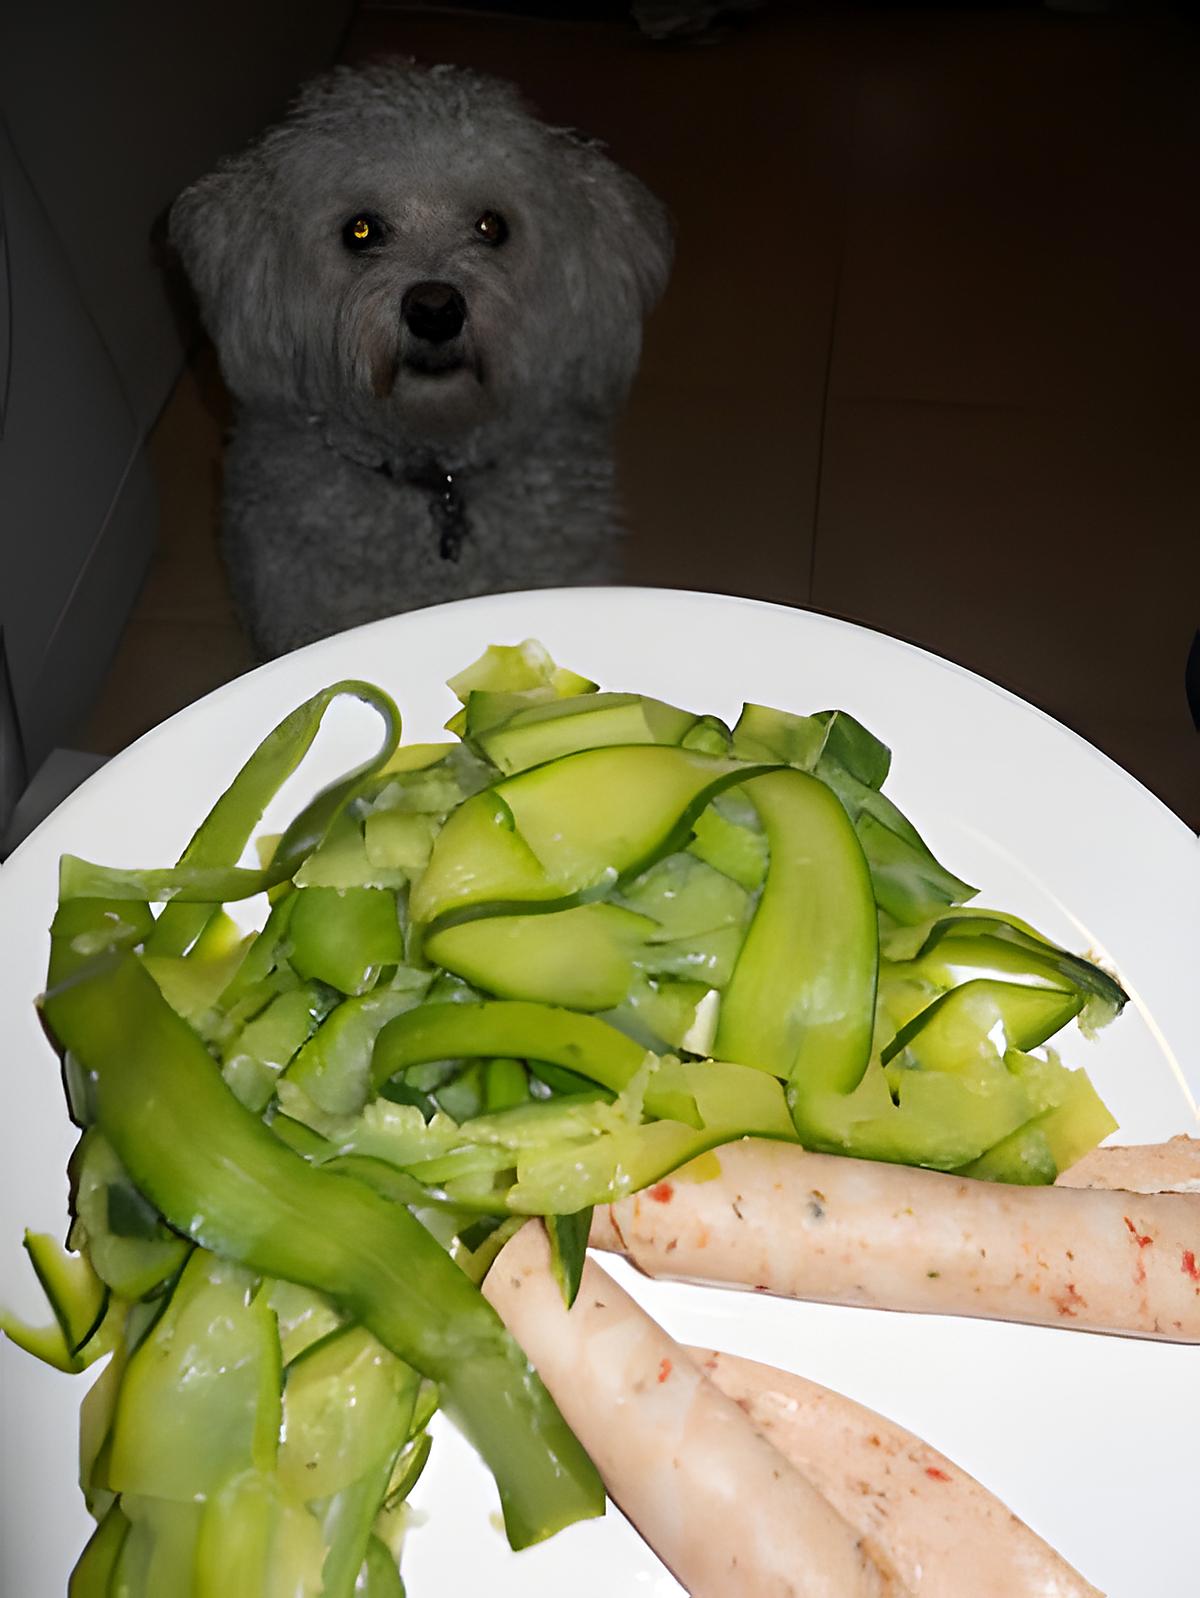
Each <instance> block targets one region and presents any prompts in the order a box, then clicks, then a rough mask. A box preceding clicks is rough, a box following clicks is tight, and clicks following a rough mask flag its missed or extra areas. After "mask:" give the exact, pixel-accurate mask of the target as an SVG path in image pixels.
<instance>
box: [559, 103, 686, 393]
mask: <svg viewBox="0 0 1200 1598" xmlns="http://www.w3.org/2000/svg"><path fill="white" fill-rule="evenodd" d="M559 137H560V138H561V139H562V140H563V141H564V144H565V146H566V148H565V152H564V153H565V154H566V156H567V159H568V160H569V162H570V164H571V167H572V170H573V174H574V180H575V184H574V186H575V190H576V194H577V195H578V197H579V200H580V202H581V212H580V214H581V215H582V218H583V235H584V236H583V237H582V238H580V239H578V240H576V241H574V242H575V244H576V246H577V248H576V250H575V251H573V252H572V255H573V261H572V265H573V268H574V270H573V271H572V272H571V274H570V277H571V281H570V283H569V288H570V291H571V298H572V301H573V310H574V313H575V315H576V316H577V317H578V318H579V319H580V320H581V321H582V322H583V323H584V325H585V327H586V328H587V330H588V339H587V345H588V348H587V352H586V354H585V357H584V365H583V372H582V374H581V375H582V376H583V378H584V382H585V386H586V387H587V388H588V389H589V390H590V391H591V397H592V398H593V399H594V400H596V401H597V402H599V403H600V404H601V405H604V406H613V407H615V406H616V405H619V404H620V402H621V400H622V399H623V398H624V396H625V391H626V390H627V389H628V387H629V384H630V383H631V382H632V381H633V376H634V373H635V372H636V370H637V363H638V357H639V355H640V354H641V328H642V321H643V319H644V318H645V316H646V315H647V314H648V313H649V312H650V310H651V309H652V308H653V306H654V305H655V303H656V302H657V301H658V299H659V297H660V295H661V294H662V292H663V290H664V289H665V288H666V285H667V278H668V276H669V275H670V271H671V260H672V256H673V253H674V248H673V235H672V228H671V221H670V217H669V215H668V213H667V209H666V207H665V206H664V205H663V204H662V203H661V202H660V201H659V200H657V199H656V198H655V196H654V195H653V194H651V192H650V190H649V189H648V188H647V187H646V186H645V184H644V183H642V182H641V181H640V180H639V179H638V178H635V177H634V176H633V174H632V173H630V172H626V171H625V170H624V169H623V168H621V167H619V166H617V165H616V164H615V162H613V161H611V160H610V159H609V158H608V156H607V155H605V154H604V151H603V148H602V146H601V145H600V144H599V143H597V142H596V141H594V140H590V139H587V138H584V137H583V136H581V135H580V134H577V133H574V132H567V131H563V132H561V133H560V134H559Z"/></svg>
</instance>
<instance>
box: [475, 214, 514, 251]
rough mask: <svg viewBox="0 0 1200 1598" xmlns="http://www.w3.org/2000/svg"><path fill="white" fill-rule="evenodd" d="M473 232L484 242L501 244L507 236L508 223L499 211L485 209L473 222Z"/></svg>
mask: <svg viewBox="0 0 1200 1598" xmlns="http://www.w3.org/2000/svg"><path fill="white" fill-rule="evenodd" d="M475 232H476V233H477V234H478V236H479V237H480V238H481V239H482V240H483V242H484V243H485V244H503V243H504V241H505V239H506V238H507V237H508V223H507V222H506V221H505V220H504V218H503V217H502V216H501V215H500V213H499V211H485V212H484V213H483V215H482V216H481V217H480V218H479V220H478V221H477V222H476V223H475Z"/></svg>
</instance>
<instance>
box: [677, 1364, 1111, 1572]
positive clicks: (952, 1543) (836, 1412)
mask: <svg viewBox="0 0 1200 1598" xmlns="http://www.w3.org/2000/svg"><path fill="white" fill-rule="evenodd" d="M690 1352H691V1354H692V1357H693V1358H694V1359H695V1360H696V1361H697V1363H698V1364H699V1366H700V1368H701V1370H703V1372H704V1373H705V1375H706V1376H707V1377H708V1379H709V1380H710V1381H712V1382H715V1383H716V1385H717V1386H718V1387H719V1388H720V1389H721V1391H722V1392H723V1393H726V1394H728V1396H729V1397H730V1398H732V1399H735V1400H736V1401H737V1403H739V1404H740V1405H741V1406H742V1408H743V1409H744V1410H745V1411H746V1413H747V1415H748V1416H749V1417H750V1419H751V1421H752V1422H753V1424H754V1426H755V1429H756V1430H757V1431H759V1432H761V1433H762V1435H763V1436H764V1437H765V1438H766V1439H767V1440H768V1442H770V1443H772V1444H774V1446H775V1447H776V1448H777V1449H778V1450H779V1452H780V1453H781V1454H782V1455H783V1456H784V1458H785V1459H787V1460H789V1461H790V1462H791V1463H792V1464H793V1465H795V1467H796V1468H797V1470H799V1471H802V1472H803V1474H804V1475H805V1476H806V1477H807V1478H808V1480H809V1481H811V1482H812V1484H813V1486H814V1487H816V1488H817V1489H818V1490H819V1491H820V1492H821V1493H823V1494H824V1496H825V1497H826V1498H827V1499H828V1500H829V1502H830V1503H831V1504H832V1505H833V1507H834V1508H835V1509H837V1510H839V1511H840V1513H841V1514H842V1515H844V1516H845V1518H846V1519H847V1520H848V1521H849V1522H850V1523H851V1525H853V1526H856V1527H857V1528H858V1530H859V1531H860V1532H861V1533H862V1534H863V1536H864V1537H868V1538H870V1539H871V1540H872V1541H873V1542H876V1543H878V1544H879V1546H881V1547H882V1548H883V1549H884V1550H885V1551H886V1553H887V1555H888V1558H889V1559H890V1560H891V1562H892V1564H893V1565H894V1567H895V1568H896V1570H897V1571H898V1572H899V1574H900V1575H901V1576H902V1577H903V1579H904V1581H905V1582H906V1583H907V1584H908V1586H909V1587H910V1588H911V1590H912V1591H913V1592H914V1593H917V1594H920V1598H965V1595H967V1594H970V1598H1098V1589H1097V1588H1095V1587H1093V1586H1091V1585H1090V1583H1088V1582H1086V1581H1085V1580H1084V1579H1083V1577H1082V1576H1080V1575H1079V1573H1078V1572H1077V1571H1075V1570H1073V1569H1072V1568H1071V1566H1070V1565H1068V1564H1067V1562H1066V1561H1065V1560H1064V1559H1063V1558H1061V1557H1060V1556H1059V1555H1058V1554H1056V1553H1055V1551H1054V1550H1053V1548H1051V1547H1050V1546H1049V1544H1047V1543H1044V1542H1043V1541H1042V1539H1041V1538H1040V1537H1038V1536H1037V1535H1036V1534H1035V1533H1034V1532H1032V1531H1031V1530H1030V1529H1029V1527H1028V1526H1026V1525H1025V1523H1024V1522H1023V1521H1020V1520H1018V1519H1017V1517H1016V1516H1015V1515H1014V1514H1013V1513H1012V1512H1011V1511H1010V1510H1009V1509H1007V1508H1006V1507H1005V1505H1004V1504H1002V1503H1001V1502H1000V1500H999V1499H998V1498H995V1497H993V1495H992V1494H991V1493H989V1492H988V1491H987V1490H986V1489H985V1488H983V1487H981V1486H980V1485H979V1483H978V1482H977V1481H976V1480H975V1479H974V1477H972V1476H968V1475H967V1473H966V1471H964V1470H960V1469H959V1467H958V1466H957V1465H955V1464H953V1463H951V1461H950V1460H948V1459H946V1458H945V1456H944V1455H942V1454H939V1453H938V1452H937V1451H936V1450H935V1449H933V1448H930V1447H929V1445H928V1444H927V1443H923V1442H921V1440H920V1439H919V1438H917V1437H914V1436H913V1435H912V1433H911V1432H907V1431H905V1430H904V1428H903V1427H902V1426H897V1425H896V1424H895V1423H894V1422H892V1421H890V1420H885V1419H884V1418H883V1417H882V1416H881V1415H877V1414H876V1413H875V1412H874V1410H870V1409H867V1408H865V1407H864V1406H863V1405H862V1404H856V1403H855V1402H854V1401H853V1400H852V1399H849V1398H844V1397H843V1396H842V1395H841V1394H840V1393H834V1392H831V1391H830V1390H829V1389H828V1388H827V1387H821V1386H819V1385H818V1384H817V1383H816V1382H810V1381H806V1380H805V1379H804V1378H803V1377H802V1376H791V1375H788V1374H786V1373H785V1372H783V1371H778V1370H775V1369H773V1367H771V1366H770V1365H759V1364H757V1363H755V1362H754V1361H753V1360H748V1359H738V1358H736V1357H735V1356H734V1355H732V1354H717V1353H713V1352H710V1351H708V1350H705V1349H692V1350H690Z"/></svg>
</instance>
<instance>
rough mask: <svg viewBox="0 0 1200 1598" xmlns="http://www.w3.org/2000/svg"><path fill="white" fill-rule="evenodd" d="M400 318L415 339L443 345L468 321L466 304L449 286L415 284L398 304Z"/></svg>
mask: <svg viewBox="0 0 1200 1598" xmlns="http://www.w3.org/2000/svg"><path fill="white" fill-rule="evenodd" d="M400 315H401V316H402V317H403V318H404V325H405V326H406V327H407V328H408V331H409V332H410V333H411V334H412V335H413V337H414V338H419V339H422V340H424V342H425V343H427V344H446V343H448V342H449V340H450V339H452V338H457V337H458V335H459V334H460V333H461V332H462V330H463V326H464V324H465V322H466V320H467V302H466V300H464V299H463V297H462V295H461V294H460V293H459V291H458V290H457V289H456V288H455V287H454V286H453V284H451V283H437V282H427V283H414V284H413V285H412V287H411V288H409V289H407V290H406V291H405V294H404V298H403V299H402V300H401V301H400Z"/></svg>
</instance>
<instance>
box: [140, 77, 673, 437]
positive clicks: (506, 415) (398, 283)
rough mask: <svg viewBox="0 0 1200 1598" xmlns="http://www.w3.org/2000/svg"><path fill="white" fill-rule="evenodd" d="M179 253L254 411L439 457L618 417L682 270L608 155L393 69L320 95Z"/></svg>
mask: <svg viewBox="0 0 1200 1598" xmlns="http://www.w3.org/2000/svg"><path fill="white" fill-rule="evenodd" d="M171 234H172V238H173V239H174V240H175V242H176V244H177V245H178V247H179V249H180V252H181V254H182V257H183V260H184V264H185V266H186V267H187V270H188V272H189V275H190V276H191V278H192V281H193V284H194V285H195V287H196V290H197V293H198V296H199V299H200V304H201V310H202V313H203V315H204V317H205V321H206V323H207V325H208V327H209V330H210V332H211V333H212V335H213V337H214V339H215V341H216V343H217V347H218V351H219V353H220V356H221V361H222V365H223V369H224V371H225V375H226V379H227V381H228V382H229V385H230V387H231V388H232V389H233V391H234V393H235V394H236V395H237V396H238V397H239V399H241V400H242V401H243V402H244V403H247V404H258V405H266V406H270V407H276V408H282V409H287V410H294V411H303V412H308V413H317V414H322V415H330V416H336V417H337V418H339V419H340V420H342V421H343V422H346V423H349V424H350V425H352V426H354V427H356V428H359V429H361V430H363V431H366V432H368V433H370V434H372V435H374V436H376V437H379V438H380V439H382V440H384V441H392V440H397V439H400V440H408V441H412V442H417V443H428V444H430V445H434V446H436V445H437V444H438V443H439V442H442V441H444V440H446V439H462V438H464V437H467V436H469V435H471V434H479V433H480V432H481V431H484V430H491V431H492V432H494V433H496V434H498V435H499V436H505V435H512V434H514V433H516V432H520V431H521V430H523V429H527V428H536V427H537V426H538V424H539V422H540V421H541V420H542V419H544V418H545V417H546V416H548V415H552V414H553V413H554V412H555V411H556V410H560V409H562V408H563V407H570V408H577V409H582V410H583V411H585V412H592V413H594V414H595V415H597V416H606V415H610V414H611V413H612V412H613V411H614V410H615V409H616V407H617V406H618V405H619V403H620V401H621V399H622V398H623V396H624V392H625V390H626V388H627V386H628V384H629V382H630V380H631V378H632V376H633V372H634V370H635V368H636V365H637V358H638V354H639V350H640V340H641V323H642V318H643V317H644V315H645V313H646V311H647V310H648V308H649V307H650V305H651V304H652V303H653V302H654V300H655V299H656V298H657V296H658V294H659V293H660V292H661V290H662V287H663V285H664V283H665V280H666V275H667V271H668V268H669V263H670V237H669V229H668V225H667V221H666V217H665V213H664V212H663V210H662V208H661V206H659V204H658V202H657V201H656V200H654V198H653V197H652V196H651V195H650V194H649V193H648V191H647V190H646V189H645V188H644V187H643V186H642V185H641V184H640V183H639V182H638V181H637V180H636V179H634V178H633V177H631V176H630V175H629V174H628V173H626V172H623V171H622V170H621V169H620V168H618V167H616V166H615V165H614V164H613V163H612V162H611V161H609V160H607V159H606V158H605V157H604V156H603V155H602V154H601V153H600V152H599V150H598V149H596V148H595V147H593V146H591V145H588V144H585V143H583V142H581V141H580V140H578V139H576V138H574V137H572V136H571V135H569V134H566V133H564V132H561V131H558V130H555V129H551V128H548V127H546V126H545V125H544V124H542V123H540V122H538V121H537V120H536V119H534V118H533V117H532V116H531V115H530V114H529V113H528V112H527V111H526V110H525V109H524V107H523V106H522V105H521V103H520V102H519V100H518V99H517V97H516V94H515V92H514V91H513V90H511V89H510V88H509V87H508V86H506V85H504V84H501V83H498V82H496V81H494V80H491V79H485V78H480V77H478V76H476V75H474V74H472V73H467V72H464V71H460V70H458V69H454V68H434V69H432V70H421V69H415V68H411V67H407V66H404V65H393V64H387V65H380V66H376V67H372V68H368V69H366V70H363V71H358V72H353V71H349V70H347V69H339V70H338V71H336V72H334V73H333V74H331V75H330V76H329V77H327V78H324V79H321V80H319V81H318V82H317V83H315V84H313V85H311V86H310V87H309V89H308V90H306V91H305V93H304V95H303V96H302V97H301V99H300V101H299V103H298V105H297V107H296V109H295V111H294V112H293V113H292V115H291V116H290V117H289V118H288V120H287V121H286V122H284V123H283V124H281V125H280V126H279V127H278V128H276V129H274V130H272V131H271V132H270V133H268V134H267V135H265V136H264V138H263V139H261V140H260V141H259V142H258V144H256V145H255V146H254V147H253V148H252V149H251V150H249V151H248V152H246V154H244V155H242V156H240V157H238V158H237V159H235V160H234V161H232V162H230V163H228V164H227V165H226V166H225V167H223V168H222V169H220V170H219V171H218V172H217V173H215V174H213V176H211V177H209V178H205V179H203V180H202V181H201V182H200V183H198V184H196V185H195V186H194V187H193V188H192V189H189V190H188V191H187V192H186V193H185V194H183V195H182V196H181V197H180V199H179V200H178V201H177V202H176V204H175V206H174V208H173V210H172V214H171Z"/></svg>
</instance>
